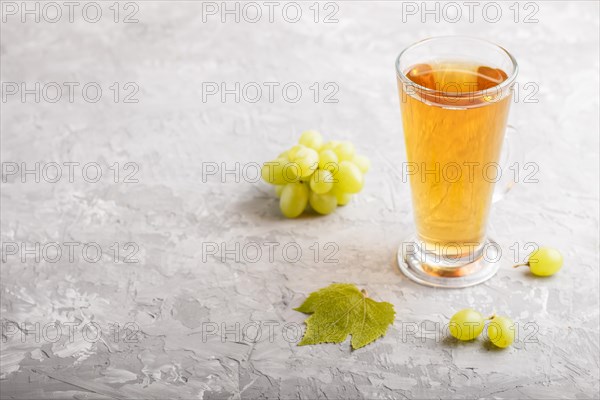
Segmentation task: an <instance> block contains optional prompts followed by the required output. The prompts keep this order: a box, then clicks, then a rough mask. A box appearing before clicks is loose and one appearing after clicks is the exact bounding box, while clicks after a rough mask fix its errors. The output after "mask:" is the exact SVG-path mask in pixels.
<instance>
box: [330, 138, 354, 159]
mask: <svg viewBox="0 0 600 400" xmlns="http://www.w3.org/2000/svg"><path fill="white" fill-rule="evenodd" d="M334 151H335V154H337V156H338V158H339V160H340V161H350V160H352V159H353V158H354V153H355V149H354V145H353V144H352V143H351V142H348V141H344V142H340V143H339V144H338V145H337V146H336V147H335V149H334Z"/></svg>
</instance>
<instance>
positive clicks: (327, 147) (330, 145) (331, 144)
mask: <svg viewBox="0 0 600 400" xmlns="http://www.w3.org/2000/svg"><path fill="white" fill-rule="evenodd" d="M339 144H340V142H339V141H337V140H330V141H329V142H327V143H325V144H324V145H323V146H321V148H320V149H319V150H320V151H325V150H332V151H335V149H336V148H337V147H338V145H339Z"/></svg>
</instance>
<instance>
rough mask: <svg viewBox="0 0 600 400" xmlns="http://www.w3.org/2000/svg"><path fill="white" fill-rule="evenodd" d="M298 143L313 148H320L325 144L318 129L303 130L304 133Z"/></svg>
mask: <svg viewBox="0 0 600 400" xmlns="http://www.w3.org/2000/svg"><path fill="white" fill-rule="evenodd" d="M298 143H300V144H302V145H304V146H306V147H310V148H311V149H315V150H319V149H320V148H321V146H322V145H323V137H322V136H321V134H320V133H319V132H317V131H313V130H310V131H304V132H302V135H300V140H299V141H298Z"/></svg>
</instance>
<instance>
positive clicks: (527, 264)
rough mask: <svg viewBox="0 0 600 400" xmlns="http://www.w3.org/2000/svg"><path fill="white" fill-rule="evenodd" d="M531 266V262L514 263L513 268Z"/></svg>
mask: <svg viewBox="0 0 600 400" xmlns="http://www.w3.org/2000/svg"><path fill="white" fill-rule="evenodd" d="M519 267H529V263H525V264H517V265H513V268H519Z"/></svg>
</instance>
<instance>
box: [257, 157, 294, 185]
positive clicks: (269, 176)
mask: <svg viewBox="0 0 600 400" xmlns="http://www.w3.org/2000/svg"><path fill="white" fill-rule="evenodd" d="M299 170H300V168H299V166H297V165H293V164H292V163H290V162H289V161H288V160H286V159H285V158H278V159H276V160H273V161H268V162H266V163H264V164H263V166H262V169H261V175H262V178H263V179H264V180H265V181H266V182H269V183H271V184H273V185H283V184H286V183H290V182H295V181H296V180H297V175H298V172H299Z"/></svg>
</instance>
